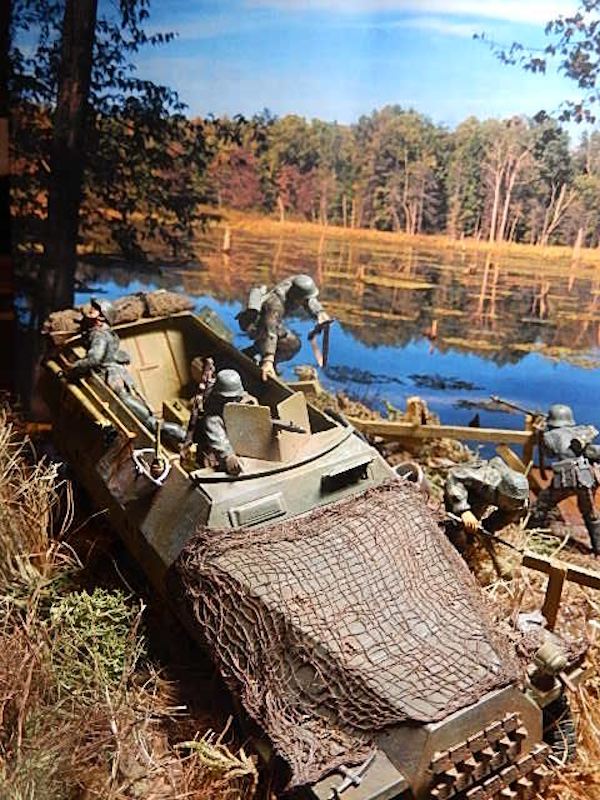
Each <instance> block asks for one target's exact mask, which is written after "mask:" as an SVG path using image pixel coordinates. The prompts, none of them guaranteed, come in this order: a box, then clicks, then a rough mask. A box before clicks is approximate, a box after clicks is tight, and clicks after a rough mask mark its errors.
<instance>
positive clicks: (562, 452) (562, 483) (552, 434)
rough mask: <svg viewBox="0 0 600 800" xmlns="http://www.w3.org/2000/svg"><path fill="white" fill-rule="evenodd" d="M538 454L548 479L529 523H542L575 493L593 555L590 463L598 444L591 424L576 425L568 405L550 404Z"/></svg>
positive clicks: (595, 530) (598, 544)
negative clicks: (547, 469)
mask: <svg viewBox="0 0 600 800" xmlns="http://www.w3.org/2000/svg"><path fill="white" fill-rule="evenodd" d="M546 428H547V429H546V430H545V431H544V434H543V436H542V441H541V444H540V448H541V451H542V452H541V455H542V456H543V458H544V460H547V461H548V462H550V463H551V465H552V482H551V484H550V486H548V487H547V488H546V489H543V490H542V491H541V492H540V494H539V495H538V498H537V502H536V504H535V506H534V508H533V512H532V515H531V520H530V524H531V525H534V526H536V525H544V524H546V523H547V521H548V520H549V519H550V518H551V517H552V514H553V512H554V513H556V507H557V505H558V504H559V503H560V502H561V500H564V499H565V498H566V497H571V496H573V495H574V496H575V497H576V498H577V506H578V508H579V511H580V512H581V516H582V517H583V521H584V523H585V527H586V528H587V531H588V534H589V536H590V542H591V546H592V550H593V552H594V555H599V554H600V513H599V512H598V509H597V508H596V505H595V503H594V493H595V491H596V487H597V486H598V478H597V476H596V469H595V467H594V464H596V463H597V462H598V461H600V446H598V445H596V444H592V442H593V440H594V439H595V438H596V436H597V435H598V431H597V430H596V428H594V426H593V425H577V424H576V422H575V418H574V416H573V411H572V409H571V408H570V407H569V406H566V405H563V404H561V403H556V404H554V405H552V406H550V408H549V410H548V417H547V419H546Z"/></svg>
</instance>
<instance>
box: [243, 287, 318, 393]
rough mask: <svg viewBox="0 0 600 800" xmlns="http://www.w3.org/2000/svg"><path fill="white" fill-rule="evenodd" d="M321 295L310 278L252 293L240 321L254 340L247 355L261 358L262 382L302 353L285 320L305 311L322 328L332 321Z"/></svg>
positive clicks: (296, 338) (259, 289)
mask: <svg viewBox="0 0 600 800" xmlns="http://www.w3.org/2000/svg"><path fill="white" fill-rule="evenodd" d="M318 295H319V290H318V289H317V286H316V284H315V282H314V281H313V279H312V278H311V277H310V276H309V275H295V276H294V277H291V278H286V279H285V280H283V281H281V282H280V283H278V284H277V286H275V287H274V288H273V289H271V290H270V291H269V290H268V289H267V287H266V286H260V287H255V288H254V289H252V291H251V292H250V297H249V299H248V305H247V308H245V309H244V310H243V311H242V312H240V313H239V314H238V321H239V323H240V327H241V329H242V330H243V331H245V332H246V333H248V334H249V335H250V336H251V337H252V338H253V339H254V344H253V345H251V346H250V347H248V348H246V350H244V352H245V353H246V355H249V356H250V357H251V358H255V357H256V356H259V357H260V367H261V372H262V377H263V380H266V379H267V378H268V377H269V376H274V375H275V364H277V363H279V362H280V361H288V360H289V359H291V358H293V357H294V356H295V355H296V353H298V351H299V350H300V347H301V342H300V339H299V337H298V336H297V335H296V334H295V333H293V332H292V331H290V330H289V329H288V328H287V327H286V326H285V325H284V322H283V320H284V317H286V316H288V315H289V314H292V313H294V312H295V311H298V310H300V309H304V310H305V311H306V312H307V313H308V314H309V315H310V316H311V317H313V318H314V319H315V320H316V321H317V324H319V325H321V324H323V323H325V322H327V321H328V320H329V315H328V314H327V313H326V312H325V311H324V310H323V306H322V305H321V303H320V302H319V300H318Z"/></svg>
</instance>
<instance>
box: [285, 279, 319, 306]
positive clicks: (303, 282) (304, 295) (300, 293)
mask: <svg viewBox="0 0 600 800" xmlns="http://www.w3.org/2000/svg"><path fill="white" fill-rule="evenodd" d="M291 288H292V291H293V293H294V295H295V296H296V297H297V298H298V299H300V300H301V301H302V302H306V301H307V300H310V298H311V297H316V296H317V295H318V294H319V290H318V289H317V285H316V284H315V282H314V281H313V279H312V278H311V277H310V275H296V276H295V277H294V278H292V286H291Z"/></svg>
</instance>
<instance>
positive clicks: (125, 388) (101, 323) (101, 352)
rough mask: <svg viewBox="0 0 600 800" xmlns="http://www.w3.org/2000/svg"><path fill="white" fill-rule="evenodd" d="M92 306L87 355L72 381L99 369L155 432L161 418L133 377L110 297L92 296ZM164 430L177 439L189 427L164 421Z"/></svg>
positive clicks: (86, 323)
mask: <svg viewBox="0 0 600 800" xmlns="http://www.w3.org/2000/svg"><path fill="white" fill-rule="evenodd" d="M90 306H91V307H90V308H89V309H87V310H85V311H84V314H83V319H82V321H81V329H82V338H83V344H84V347H85V349H86V351H87V352H86V355H85V356H84V357H83V358H80V359H78V360H77V361H76V362H75V363H74V364H73V365H72V367H71V369H70V370H69V372H68V376H67V377H68V379H69V380H70V381H77V380H79V379H80V378H83V377H85V376H86V375H89V374H90V373H91V372H95V373H96V374H98V375H100V376H101V377H102V379H103V380H104V381H105V382H106V384H107V385H108V386H109V387H110V388H111V389H112V390H113V392H114V393H115V394H116V395H117V397H118V398H119V399H120V400H121V402H122V403H123V404H124V405H126V406H127V407H128V408H129V409H130V411H132V412H133V414H135V416H136V417H137V418H138V419H139V420H140V421H141V422H142V423H143V424H144V425H145V426H146V427H147V428H149V429H150V430H151V431H152V432H153V433H155V432H156V430H157V428H158V419H157V418H156V417H155V416H154V414H153V413H152V410H151V409H150V408H149V407H148V404H147V403H146V401H145V400H144V398H143V397H142V395H141V394H140V393H139V392H138V390H137V388H136V386H135V383H134V381H133V378H132V377H131V375H130V374H129V371H128V370H127V364H129V363H130V360H131V359H130V358H129V356H128V355H127V353H126V352H125V351H124V350H121V349H120V346H121V341H120V339H119V337H118V336H117V334H116V333H115V332H114V331H113V330H112V328H111V326H112V325H113V324H114V321H115V311H114V308H113V306H112V304H111V303H109V302H107V301H106V300H96V299H95V298H92V299H91V300H90ZM161 430H162V432H163V433H164V434H165V436H167V437H169V438H171V439H173V440H174V441H175V442H181V441H183V438H184V436H185V431H184V430H183V428H182V427H181V425H176V424H175V423H172V422H164V423H162V425H161Z"/></svg>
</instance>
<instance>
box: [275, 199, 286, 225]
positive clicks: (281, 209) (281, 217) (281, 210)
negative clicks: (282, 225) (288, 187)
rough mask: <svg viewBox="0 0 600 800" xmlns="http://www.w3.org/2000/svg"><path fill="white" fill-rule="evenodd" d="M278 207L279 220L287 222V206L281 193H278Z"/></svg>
mask: <svg viewBox="0 0 600 800" xmlns="http://www.w3.org/2000/svg"><path fill="white" fill-rule="evenodd" d="M277 208H278V209H279V222H285V206H284V205H283V200H282V198H281V195H280V194H278V195H277Z"/></svg>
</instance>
